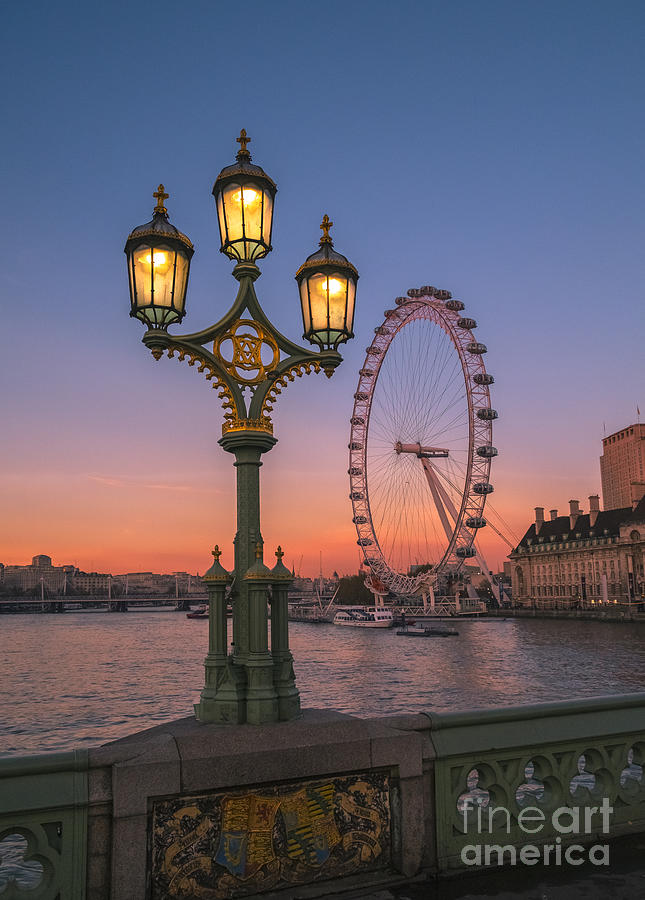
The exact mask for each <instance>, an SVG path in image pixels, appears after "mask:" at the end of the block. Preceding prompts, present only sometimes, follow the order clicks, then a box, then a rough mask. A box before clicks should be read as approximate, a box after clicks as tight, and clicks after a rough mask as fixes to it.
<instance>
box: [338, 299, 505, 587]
mask: <svg viewBox="0 0 645 900" xmlns="http://www.w3.org/2000/svg"><path fill="white" fill-rule="evenodd" d="M463 311H464V304H463V303H462V302H461V301H460V300H454V299H452V295H451V294H450V292H449V291H445V290H438V289H437V288H434V287H421V288H418V289H412V290H409V291H408V296H407V297H397V298H396V305H395V308H394V309H389V310H387V311H386V313H385V320H384V322H383V323H382V325H380V326H379V327H378V328H375V329H374V331H375V335H374V339H373V341H372V343H371V344H370V346H369V347H368V348H367V351H366V356H365V362H364V363H363V367H362V368H361V370H360V373H359V381H358V386H357V389H356V392H355V394H354V409H353V413H352V417H351V431H350V440H349V477H350V498H351V501H352V507H353V521H354V524H355V526H356V532H357V543H358V545H359V547H360V548H361V551H362V554H363V557H364V561H365V563H366V565H367V566H368V567H369V569H370V576H369V583H370V584H371V586H372V588H373V589H375V592H377V593H384V592H385V591H388V590H389V591H392V592H393V593H396V594H402V595H415V594H420V593H424V592H426V591H427V590H428V588H429V586H431V585H433V584H434V583H436V579H437V578H438V577H439V575H440V574H441V573H445V572H447V571H453V572H456V571H457V570H458V569H459V568H460V566H461V565H463V562H464V560H466V559H469V558H471V557H473V556H476V555H477V551H476V549H475V547H474V539H475V535H476V534H477V532H478V531H479V529H481V528H484V527H485V526H486V519H485V518H484V515H483V513H484V506H485V503H486V498H487V496H488V495H489V494H490V493H492V491H493V486H492V484H491V483H490V481H489V473H490V464H491V459H492V458H493V457H494V456H496V455H497V450H496V449H495V447H493V445H492V422H493V420H494V419H496V418H497V412H496V411H495V410H494V409H492V408H491V404H490V391H489V388H490V385H491V384H492V383H493V380H494V379H493V377H492V375H489V374H488V373H487V372H486V369H485V366H484V361H483V356H484V354H485V353H486V346H485V344H482V343H481V342H479V341H478V340H476V339H475V337H474V335H473V330H474V329H475V328H476V326H477V323H476V321H475V320H474V319H472V318H469V317H466V316H464V314H463Z"/></svg>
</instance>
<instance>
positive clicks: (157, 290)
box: [125, 184, 195, 329]
mask: <svg viewBox="0 0 645 900" xmlns="http://www.w3.org/2000/svg"><path fill="white" fill-rule="evenodd" d="M152 196H153V197H156V199H157V205H156V206H155V208H154V210H153V215H152V221H151V222H146V224H145V225H139V226H138V227H137V228H135V229H134V231H132V232H130V236H129V237H128V240H127V241H126V244H125V253H126V256H127V257H128V277H129V280H130V302H131V309H130V315H131V316H134V317H135V318H137V319H141V321H142V322H145V324H146V325H148V327H149V328H161V329H165V328H167V327H168V325H172V323H173V322H181V320H182V319H183V317H184V315H185V311H184V305H185V302H186V289H187V287H188V271H189V269H190V260H191V257H192V255H193V253H194V252H195V251H194V249H193V245H192V244H191V242H190V241H189V240H188V238H187V237H186V235H185V234H182V233H181V231H179V229H177V228H175V226H174V225H171V224H170V222H169V221H168V210H167V209H166V207H165V206H164V200H166V199H167V198H168V196H169V195H168V194H166V193H165V192H164V186H163V184H160V185H159V187H158V188H157V190H156V191H155V192H154V194H153V195H152Z"/></svg>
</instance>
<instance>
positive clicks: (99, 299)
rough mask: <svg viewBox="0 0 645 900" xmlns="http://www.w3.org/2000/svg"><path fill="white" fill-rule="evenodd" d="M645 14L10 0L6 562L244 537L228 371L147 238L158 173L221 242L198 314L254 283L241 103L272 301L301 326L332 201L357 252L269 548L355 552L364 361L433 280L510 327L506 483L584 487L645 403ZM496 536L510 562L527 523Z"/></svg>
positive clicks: (298, 420) (572, 1)
mask: <svg viewBox="0 0 645 900" xmlns="http://www.w3.org/2000/svg"><path fill="white" fill-rule="evenodd" d="M644 29H645V7H644V6H643V4H642V3H641V2H629V0H623V2H620V3H617V4H612V3H609V2H597V0H568V2H566V3H562V2H551V0H546V2H541V3H536V2H533V3H518V2H516V0H508V2H506V0H488V2H485V3H482V2H480V0H456V2H452V3H448V2H435V0H430V2H428V0H418V2H417V0H401V2H397V3H392V2H378V0H377V2H375V0H372V2H367V0H358V2H347V0H344V2H337V0H328V2H326V3H325V4H324V5H320V6H319V5H317V4H310V3H302V2H292V0H286V2H284V0H275V2H273V3H271V4H268V3H260V2H257V0H247V2H246V3H244V4H238V5H235V4H224V3H221V2H219V3H218V2H213V0H208V2H207V0H192V2H191V3H188V4H183V5H181V4H177V3H170V2H168V0H157V2H154V3H151V2H149V0H142V2H139V3H136V4H132V3H124V2H113V3H109V4H102V5H97V6H93V5H92V6H90V5H89V4H81V3H72V2H65V0H62V2H59V3H55V4H52V3H44V2H42V0H36V2H32V3H22V4H11V5H10V6H8V7H6V8H5V10H4V13H3V34H2V36H1V37H0V40H1V41H2V53H1V60H2V62H1V65H2V67H3V69H4V72H3V81H4V84H5V91H4V97H3V101H2V104H3V113H2V123H3V153H2V155H3V162H4V165H3V179H2V191H1V194H0V202H1V204H2V217H1V223H0V228H1V230H2V234H1V239H2V248H3V254H2V257H3V262H2V267H1V269H0V273H1V277H2V311H3V332H4V335H3V352H2V355H1V358H0V373H1V374H0V378H1V384H2V418H1V425H0V436H1V437H0V466H1V470H0V471H1V490H0V509H1V517H0V562H3V563H5V564H16V563H17V564H25V563H28V562H29V561H30V560H31V557H32V556H33V555H35V554H37V553H46V554H48V555H50V556H52V557H53V561H54V563H55V564H56V565H61V564H65V563H76V564H77V565H78V566H79V567H80V568H82V569H85V570H88V571H89V570H97V571H111V572H113V573H119V572H124V571H139V570H153V571H174V570H189V571H192V572H195V571H198V572H203V571H204V569H205V568H206V567H207V566H208V565H209V563H210V553H209V551H210V548H211V547H212V545H213V544H214V543H215V542H217V543H219V544H220V546H223V547H224V549H225V555H224V557H223V558H222V562H223V563H224V565H226V566H228V567H229V568H230V567H232V564H233V554H232V538H233V535H234V531H235V523H234V501H235V491H234V470H233V466H232V457H231V456H230V455H229V454H226V453H224V452H223V451H222V450H221V448H220V447H219V446H218V444H217V441H218V439H219V437H220V436H221V422H222V412H221V409H220V406H219V402H218V401H217V397H216V393H215V392H214V391H213V390H212V389H211V386H210V384H209V383H208V382H207V381H205V380H204V378H203V376H201V375H199V374H198V373H197V371H196V368H189V367H188V366H186V365H185V364H183V365H182V364H179V363H177V361H175V360H168V359H162V360H161V361H159V362H155V361H154V360H153V358H152V356H151V355H150V353H149V352H148V351H147V350H146V349H145V348H144V347H143V345H142V344H141V343H140V341H141V337H142V335H143V332H144V329H143V327H142V326H141V324H140V323H138V322H136V321H135V320H133V319H130V318H129V315H128V313H129V295H128V287H127V278H126V267H125V256H124V254H123V245H124V243H125V240H126V238H127V236H128V234H129V232H130V231H131V229H132V228H134V227H135V226H136V225H139V224H141V223H143V222H146V221H148V220H149V219H150V218H151V212H152V208H153V206H154V200H153V198H152V192H153V191H154V190H155V189H156V187H157V185H158V184H159V182H163V183H164V184H165V186H166V190H167V191H168V193H169V194H170V197H169V199H168V201H167V202H166V205H167V207H168V210H169V214H170V220H171V221H172V222H173V224H175V225H176V226H177V227H178V228H180V229H181V230H182V231H183V232H184V233H186V234H187V235H188V236H189V237H190V238H191V240H192V241H193V243H194V244H195V247H196V252H195V256H194V258H193V262H192V266H191V276H190V284H189V289H188V298H187V310H188V315H187V317H186V319H185V321H184V324H183V326H182V328H183V330H186V331H196V330H198V329H201V328H204V327H206V326H207V325H209V324H210V323H211V322H212V321H214V320H215V319H216V318H219V316H220V315H221V314H222V313H223V312H224V311H225V310H226V309H227V308H228V306H229V305H230V303H231V302H232V300H233V298H234V296H235V290H236V287H237V285H236V282H235V281H234V280H233V279H232V278H231V276H230V272H231V269H232V264H231V263H230V262H229V261H228V260H227V259H226V258H225V257H224V256H223V255H222V254H220V253H219V252H218V248H219V238H218V229H217V219H216V211H215V204H214V202H213V198H212V196H211V188H212V185H213V181H214V179H215V177H216V176H217V174H218V172H219V171H220V169H221V168H222V167H223V166H225V165H228V164H230V163H231V162H232V161H233V159H234V155H235V152H236V150H237V149H238V145H237V144H236V143H235V138H236V136H237V135H238V134H239V131H240V128H242V127H244V128H246V129H247V131H248V133H249V134H250V136H251V139H252V141H251V144H250V146H249V150H250V151H251V153H252V155H253V160H254V162H257V163H258V164H259V165H261V166H262V167H263V168H264V169H265V170H266V172H267V173H268V174H269V175H270V176H271V177H272V178H273V179H274V180H275V181H276V183H277V185H278V195H277V198H276V210H275V219H274V232H273V247H274V250H273V252H272V253H271V254H270V255H269V256H268V257H267V258H266V259H265V260H262V261H261V262H260V268H261V269H262V273H263V274H262V277H261V278H260V279H259V281H258V282H257V284H256V288H257V292H258V295H259V297H260V300H261V302H262V303H263V305H264V307H265V309H266V311H267V313H268V314H269V316H270V317H271V318H272V319H273V321H274V322H275V324H276V325H277V326H278V327H279V328H280V330H281V331H283V332H284V333H286V334H288V335H289V336H290V337H291V338H293V339H295V340H299V339H300V336H301V334H302V321H301V317H300V312H299V300H298V292H297V286H296V283H295V281H294V278H293V276H294V274H295V272H296V269H297V268H298V266H299V265H300V263H301V262H303V260H304V259H305V257H306V256H307V255H308V254H309V253H311V252H313V250H314V249H315V248H316V246H317V242H318V238H319V235H320V231H319V228H318V226H319V223H320V220H321V217H322V214H323V213H329V215H330V217H331V218H332V219H333V221H334V223H335V225H334V229H333V232H332V235H333V237H334V240H335V246H336V248H337V249H338V250H339V251H340V252H342V253H344V254H346V255H347V256H348V257H349V258H350V259H351V261H352V262H353V263H354V264H355V265H356V267H357V268H358V270H359V272H360V276H361V277H360V281H359V284H358V294H357V312H356V322H355V333H356V339H355V340H354V341H352V342H351V344H350V345H348V346H347V347H346V348H345V349H344V350H343V355H344V357H345V362H344V363H343V365H342V367H341V368H340V369H339V370H338V371H337V373H336V374H335V375H334V377H333V379H332V380H331V381H328V380H327V379H326V378H325V377H324V376H310V377H309V378H303V379H300V380H298V381H297V382H296V383H294V384H293V385H290V386H289V387H288V389H287V390H285V391H284V392H283V394H282V396H281V397H280V398H279V401H278V403H277V405H276V411H275V414H274V423H275V435H276V437H277V438H278V439H279V443H278V444H277V446H276V447H275V449H274V450H272V451H271V453H270V454H268V455H267V456H266V457H265V458H264V460H265V465H264V467H263V468H262V470H261V478H262V487H263V494H262V530H263V536H264V539H265V545H266V548H267V549H268V550H269V551H270V553H269V555H270V556H271V558H272V550H273V548H274V547H275V546H276V545H277V544H278V543H281V544H282V545H283V547H285V549H286V558H285V561H286V562H287V563H288V564H289V566H291V565H292V564H294V565H295V567H296V569H298V568H300V569H301V571H302V573H303V574H315V573H316V572H317V570H318V566H319V552H320V551H322V554H323V568H324V570H325V573H326V574H329V573H331V571H332V570H333V569H337V570H338V571H339V572H341V573H343V572H355V571H356V569H357V566H358V552H357V546H356V534H355V531H354V527H353V525H352V522H351V516H352V512H351V505H350V503H349V500H348V476H347V442H348V438H349V416H350V414H351V410H352V403H353V393H354V391H355V389H356V382H357V380H358V369H359V368H360V366H361V364H362V361H363V358H364V354H365V348H366V347H367V345H368V344H369V343H370V341H371V339H372V335H373V329H374V328H375V327H376V326H378V325H379V324H381V321H382V319H383V311H384V310H385V309H387V308H389V307H391V306H392V305H393V300H394V298H395V297H396V296H397V295H399V294H402V293H403V294H404V293H405V292H406V290H407V289H408V288H410V287H417V286H419V285H422V284H434V285H437V286H439V287H443V288H447V289H449V290H451V291H452V292H453V295H454V296H455V297H459V298H460V299H462V300H463V301H464V303H465V304H466V311H467V314H468V315H471V316H473V317H474V318H475V319H477V321H478V323H479V328H478V330H477V337H478V338H479V340H481V341H483V342H484V343H485V344H487V346H488V354H487V356H486V365H487V368H488V370H489V371H490V372H492V373H493V374H494V376H495V385H494V387H493V393H492V404H493V406H494V407H495V408H496V409H497V410H498V411H499V414H500V418H499V420H498V422H496V423H495V427H494V440H493V443H494V444H495V446H497V447H498V449H499V457H498V459H496V460H495V461H494V463H493V467H492V473H491V481H492V482H493V484H494V485H495V493H494V494H493V496H492V499H493V503H494V505H495V508H496V509H497V510H498V511H499V512H500V513H501V515H502V516H503V517H504V518H505V519H506V520H507V521H508V523H509V524H510V526H511V527H512V529H513V531H514V533H515V534H516V535H520V536H521V534H522V533H523V532H524V530H525V529H526V527H527V526H528V524H529V523H530V522H531V521H532V516H533V507H534V506H536V505H539V506H544V507H546V509H547V510H548V509H549V508H551V507H558V508H559V509H560V510H561V511H565V510H566V509H568V506H567V504H568V501H569V499H571V498H577V499H580V500H581V505H582V508H583V509H584V510H585V511H587V510H588V501H587V496H588V495H589V494H592V493H597V492H600V470H599V464H598V457H599V455H600V452H601V439H602V436H603V429H606V432H607V434H609V433H611V432H612V431H615V430H616V429H618V428H620V427H623V426H625V425H628V424H631V423H632V422H634V421H635V420H636V407H637V405H639V406H640V409H641V411H642V412H643V415H645V390H644V381H645V379H644V372H645V366H644V365H643V334H644V325H645V316H644V314H643V289H644V286H645V284H644V281H645V279H644V278H643V274H644V273H643V259H644V254H643V240H644V234H643V231H644V229H643V219H644V215H645V214H644V209H645V203H644V200H645V197H644V191H643V187H644V176H643V162H642V152H643V139H644V137H645V120H644V117H643V102H644V99H645V97H644V90H643V87H644V64H643V52H642V42H643V34H644V33H645V32H644ZM179 330H181V329H179ZM481 543H482V548H483V550H484V552H485V554H486V556H487V559H488V561H489V564H490V565H491V566H492V567H494V568H497V566H498V565H500V564H501V562H502V561H503V559H504V557H505V555H506V547H505V545H504V544H503V543H502V542H501V541H500V540H499V539H498V538H497V537H496V535H495V534H493V533H492V532H491V533H488V534H486V535H485V536H484V537H483V538H482V542H481ZM301 558H302V563H300V560H301Z"/></svg>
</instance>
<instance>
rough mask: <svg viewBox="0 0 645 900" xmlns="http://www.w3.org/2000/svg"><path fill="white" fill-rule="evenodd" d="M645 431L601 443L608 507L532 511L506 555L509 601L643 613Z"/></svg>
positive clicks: (592, 502)
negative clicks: (608, 606)
mask: <svg viewBox="0 0 645 900" xmlns="http://www.w3.org/2000/svg"><path fill="white" fill-rule="evenodd" d="M644 459H645V426H643V425H640V424H638V425H631V426H629V427H628V428H623V429H622V430H621V431H618V432H616V433H615V434H613V435H609V437H606V438H604V439H603V455H602V457H601V459H600V468H601V479H602V488H603V499H604V501H605V504H604V505H605V507H606V508H605V509H604V510H601V509H600V500H599V497H598V495H597V494H593V495H592V496H590V497H589V511H588V512H586V513H585V512H583V511H582V510H581V509H580V503H579V501H578V500H570V501H569V514H568V515H562V516H561V515H559V514H558V510H557V509H552V510H550V514H549V518H548V519H546V520H545V517H544V508H543V507H541V506H538V507H536V508H535V520H534V522H533V524H532V525H531V526H530V527H529V528H528V530H527V531H526V533H525V535H524V537H523V538H522V540H521V541H520V542H519V544H518V545H517V547H515V549H514V550H513V551H512V552H511V553H510V554H509V559H510V560H511V577H512V585H513V599H514V600H515V602H516V603H517V604H519V605H521V606H540V607H553V608H563V607H572V608H577V609H579V608H582V607H591V606H596V605H601V604H616V605H618V604H621V605H624V604H626V605H628V606H631V605H632V604H636V605H641V604H642V605H643V611H645V574H644V572H643V564H644V560H645V480H644V473H643V461H644Z"/></svg>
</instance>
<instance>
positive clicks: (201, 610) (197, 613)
mask: <svg viewBox="0 0 645 900" xmlns="http://www.w3.org/2000/svg"><path fill="white" fill-rule="evenodd" d="M186 618H187V619H207V618H208V606H207V605H206V604H203V605H202V606H198V607H197V609H194V610H193V611H192V612H187V613H186Z"/></svg>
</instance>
